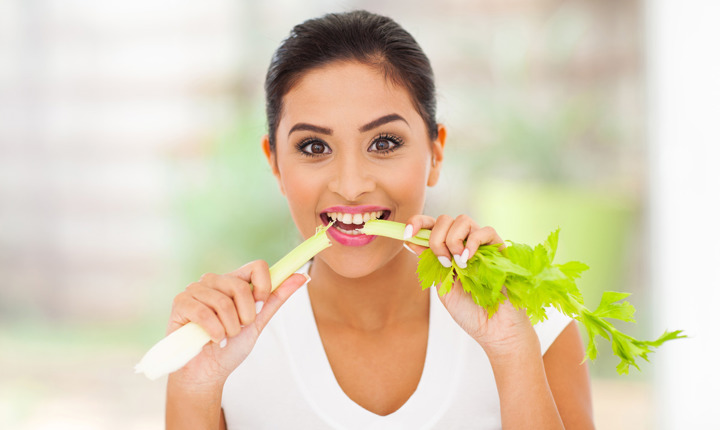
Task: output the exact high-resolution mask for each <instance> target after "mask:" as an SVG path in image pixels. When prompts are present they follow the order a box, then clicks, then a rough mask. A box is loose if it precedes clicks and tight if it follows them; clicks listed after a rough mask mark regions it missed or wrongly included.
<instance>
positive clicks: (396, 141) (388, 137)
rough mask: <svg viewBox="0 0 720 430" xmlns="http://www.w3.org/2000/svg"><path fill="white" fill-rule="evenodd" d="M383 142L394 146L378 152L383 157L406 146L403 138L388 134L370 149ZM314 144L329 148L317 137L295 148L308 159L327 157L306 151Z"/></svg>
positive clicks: (309, 138) (381, 137) (380, 137)
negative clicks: (385, 141)
mask: <svg viewBox="0 0 720 430" xmlns="http://www.w3.org/2000/svg"><path fill="white" fill-rule="evenodd" d="M381 140H387V141H389V142H392V143H393V144H394V146H393V147H392V148H389V149H384V150H377V152H378V154H382V155H385V154H389V153H391V152H393V151H395V150H396V149H398V148H400V147H401V146H403V145H404V142H403V139H402V138H401V137H399V136H395V135H392V134H388V133H382V134H380V135H379V136H377V137H376V138H375V139H373V141H372V143H371V144H370V147H372V146H373V145H376V144H377V142H378V141H381ZM313 143H321V144H323V145H324V146H325V147H326V148H327V147H328V145H327V143H325V142H323V141H322V140H321V139H319V138H317V137H308V138H306V139H303V140H302V141H300V142H299V143H298V144H297V145H295V147H296V148H297V150H298V151H299V152H300V153H301V154H302V155H304V156H306V157H311V158H315V157H320V156H322V155H325V153H320V154H316V153H313V152H307V151H305V148H306V147H307V146H309V145H312V144H313ZM368 152H370V148H368Z"/></svg>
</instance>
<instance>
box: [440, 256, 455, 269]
mask: <svg viewBox="0 0 720 430" xmlns="http://www.w3.org/2000/svg"><path fill="white" fill-rule="evenodd" d="M438 261H439V262H440V264H442V265H443V267H452V262H451V261H450V259H449V258H447V257H446V256H444V255H441V256H439V257H438Z"/></svg>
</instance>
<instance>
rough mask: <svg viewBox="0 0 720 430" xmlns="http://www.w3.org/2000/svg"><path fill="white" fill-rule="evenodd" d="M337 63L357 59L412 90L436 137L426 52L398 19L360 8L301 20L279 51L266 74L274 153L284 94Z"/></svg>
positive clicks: (276, 52) (412, 96)
mask: <svg viewBox="0 0 720 430" xmlns="http://www.w3.org/2000/svg"><path fill="white" fill-rule="evenodd" d="M334 61H358V62H360V63H363V64H367V65H369V66H371V67H377V68H379V69H380V70H382V72H383V73H384V75H385V79H389V80H390V81H391V82H393V83H394V84H396V85H399V86H402V87H404V88H405V89H406V90H407V91H408V92H409V93H410V97H411V99H412V100H413V103H414V105H415V108H416V109H417V111H418V113H419V114H420V116H421V117H422V119H423V121H424V122H425V124H426V126H427V129H428V134H429V137H430V139H431V140H434V139H435V138H436V137H437V133H438V129H437V123H436V121H435V105H436V102H435V82H434V77H433V71H432V67H431V66H430V61H429V60H428V58H427V56H426V55H425V53H424V52H423V51H422V49H421V48H420V45H418V43H417V42H416V41H415V39H414V38H413V37H412V36H411V35H410V33H408V32H407V31H405V30H404V29H403V28H402V27H400V25H399V24H397V23H396V22H395V21H393V20H392V19H390V18H388V17H385V16H381V15H376V14H373V13H370V12H367V11H362V10H358V11H352V12H347V13H331V14H327V15H325V16H322V17H320V18H315V19H310V20H307V21H305V22H303V23H302V24H298V25H296V26H295V27H294V28H293V29H292V31H291V32H290V35H289V36H288V37H287V38H286V39H285V40H284V41H283V42H282V43H281V44H280V46H279V47H278V49H277V50H276V51H275V54H274V55H273V57H272V60H271V62H270V67H269V68H268V72H267V76H266V78H265V103H266V104H265V109H266V114H267V121H268V136H269V141H270V147H271V149H272V150H273V151H274V150H275V143H276V132H277V127H278V122H279V121H280V117H281V115H282V109H283V104H282V99H283V97H284V96H285V94H287V93H288V92H289V91H290V90H291V89H292V87H293V85H295V84H296V83H297V82H298V81H299V80H300V78H302V76H303V74H305V73H307V72H308V71H310V70H312V69H314V68H317V67H320V66H323V65H326V64H328V63H331V62H334Z"/></svg>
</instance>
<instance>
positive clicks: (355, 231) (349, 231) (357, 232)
mask: <svg viewBox="0 0 720 430" xmlns="http://www.w3.org/2000/svg"><path fill="white" fill-rule="evenodd" d="M335 228H336V229H338V230H340V232H342V233H345V234H349V235H351V236H357V235H358V234H361V233H360V232H359V231H358V230H345V229H344V228H340V227H335Z"/></svg>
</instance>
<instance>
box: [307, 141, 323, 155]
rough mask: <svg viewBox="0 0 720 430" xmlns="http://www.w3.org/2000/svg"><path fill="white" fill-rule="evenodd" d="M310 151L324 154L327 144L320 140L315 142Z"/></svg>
mask: <svg viewBox="0 0 720 430" xmlns="http://www.w3.org/2000/svg"><path fill="white" fill-rule="evenodd" d="M310 152H312V153H313V154H322V153H323V152H325V145H323V144H322V143H320V142H315V143H313V144H311V145H310Z"/></svg>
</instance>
